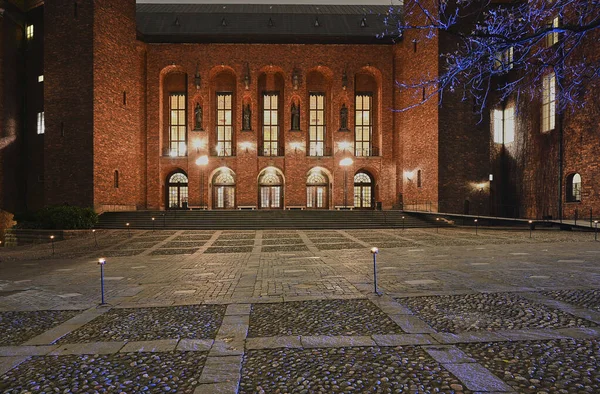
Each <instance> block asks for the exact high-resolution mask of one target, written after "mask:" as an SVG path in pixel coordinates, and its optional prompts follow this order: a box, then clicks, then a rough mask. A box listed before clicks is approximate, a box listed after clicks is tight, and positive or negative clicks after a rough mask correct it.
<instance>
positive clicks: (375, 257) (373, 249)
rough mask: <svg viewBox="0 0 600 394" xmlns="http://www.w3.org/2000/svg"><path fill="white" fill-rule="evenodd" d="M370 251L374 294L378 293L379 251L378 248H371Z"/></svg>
mask: <svg viewBox="0 0 600 394" xmlns="http://www.w3.org/2000/svg"><path fill="white" fill-rule="evenodd" d="M371 253H372V254H373V283H374V288H375V294H377V295H379V293H378V292H377V254H378V253H379V249H378V248H371Z"/></svg>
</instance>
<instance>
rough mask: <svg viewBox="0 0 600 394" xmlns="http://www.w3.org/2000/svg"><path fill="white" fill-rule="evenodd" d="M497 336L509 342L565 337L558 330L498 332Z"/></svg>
mask: <svg viewBox="0 0 600 394" xmlns="http://www.w3.org/2000/svg"><path fill="white" fill-rule="evenodd" d="M496 333H497V334H498V335H501V336H503V337H505V338H508V339H509V340H511V341H532V340H543V339H565V338H567V336H565V335H564V334H561V333H560V332H558V330H499V331H496Z"/></svg>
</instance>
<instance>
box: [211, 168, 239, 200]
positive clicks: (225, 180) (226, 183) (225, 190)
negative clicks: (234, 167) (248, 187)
mask: <svg viewBox="0 0 600 394" xmlns="http://www.w3.org/2000/svg"><path fill="white" fill-rule="evenodd" d="M234 176H235V174H234V173H233V172H232V171H231V170H229V169H223V170H221V171H219V172H217V173H216V174H215V176H214V178H213V208H214V209H233V208H235V178H234Z"/></svg>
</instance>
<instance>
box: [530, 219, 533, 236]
mask: <svg viewBox="0 0 600 394" xmlns="http://www.w3.org/2000/svg"><path fill="white" fill-rule="evenodd" d="M532 231H533V220H530V221H529V238H531V232H532Z"/></svg>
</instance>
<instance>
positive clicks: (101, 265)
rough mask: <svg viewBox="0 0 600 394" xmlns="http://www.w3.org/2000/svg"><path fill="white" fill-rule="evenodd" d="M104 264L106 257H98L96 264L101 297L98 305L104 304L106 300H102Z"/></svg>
mask: <svg viewBox="0 0 600 394" xmlns="http://www.w3.org/2000/svg"><path fill="white" fill-rule="evenodd" d="M104 264H106V259H105V258H104V257H101V258H99V259H98V265H99V266H100V296H101V299H102V301H101V302H100V305H106V302H104Z"/></svg>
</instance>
